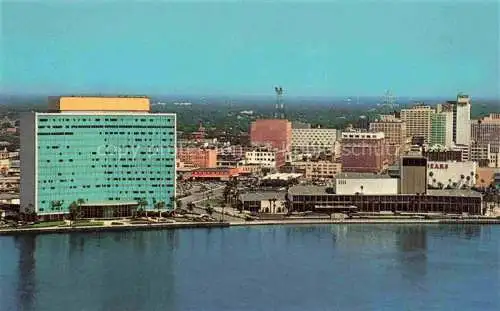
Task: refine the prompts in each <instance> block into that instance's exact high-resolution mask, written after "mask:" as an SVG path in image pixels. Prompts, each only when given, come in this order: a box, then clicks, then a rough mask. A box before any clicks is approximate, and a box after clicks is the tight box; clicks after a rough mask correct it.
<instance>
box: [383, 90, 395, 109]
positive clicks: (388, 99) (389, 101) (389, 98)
mask: <svg viewBox="0 0 500 311" xmlns="http://www.w3.org/2000/svg"><path fill="white" fill-rule="evenodd" d="M395 104H396V99H395V97H394V95H392V93H391V91H389V90H387V91H385V95H384V106H386V107H389V108H391V109H394V107H395V106H396V105H395Z"/></svg>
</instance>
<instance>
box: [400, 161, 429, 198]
mask: <svg viewBox="0 0 500 311" xmlns="http://www.w3.org/2000/svg"><path fill="white" fill-rule="evenodd" d="M400 163H401V164H400V174H401V177H400V178H401V179H400V187H399V189H400V193H402V194H425V193H426V192H427V159H426V158H424V157H421V156H405V157H402V158H401V162H400Z"/></svg>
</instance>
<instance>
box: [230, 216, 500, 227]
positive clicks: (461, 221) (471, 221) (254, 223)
mask: <svg viewBox="0 0 500 311" xmlns="http://www.w3.org/2000/svg"><path fill="white" fill-rule="evenodd" d="M230 224H231V226H266V225H267V226H269V225H320V224H321V225H324V224H366V225H369V224H393V225H397V224H484V225H486V224H487V225H494V224H495V225H498V224H500V219H484V218H483V219H333V220H329V219H328V220H326V219H300V220H299V219H294V220H255V221H247V222H231V223H230Z"/></svg>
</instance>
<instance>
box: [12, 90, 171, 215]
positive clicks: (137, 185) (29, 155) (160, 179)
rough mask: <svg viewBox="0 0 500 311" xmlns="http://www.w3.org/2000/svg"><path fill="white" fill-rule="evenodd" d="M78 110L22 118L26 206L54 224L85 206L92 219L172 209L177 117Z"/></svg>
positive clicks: (22, 178) (36, 114) (143, 112)
mask: <svg viewBox="0 0 500 311" xmlns="http://www.w3.org/2000/svg"><path fill="white" fill-rule="evenodd" d="M94 99H95V98H94ZM118 99H119V101H124V102H125V103H127V100H133V99H134V98H118ZM97 100H98V99H97ZM79 101H81V98H79ZM79 104H80V102H79ZM124 106H126V105H124ZM77 109H79V110H77V111H71V109H70V110H66V111H61V112H59V113H29V114H28V115H26V116H24V118H23V119H22V126H21V128H22V133H21V146H22V150H21V164H22V170H21V205H22V207H23V208H25V209H26V208H29V207H31V208H33V209H34V211H35V212H36V213H37V214H38V215H39V216H49V215H52V216H53V217H47V218H57V216H60V215H62V214H65V213H68V212H69V205H70V204H71V203H72V202H74V201H77V200H79V199H83V201H81V202H82V203H81V205H82V206H83V212H84V213H85V215H86V216H88V217H114V216H125V215H128V214H129V213H130V210H131V208H135V207H137V206H138V205H141V203H140V202H143V203H142V204H144V206H142V207H143V208H144V209H146V210H148V209H149V210H152V209H154V208H155V203H156V202H160V201H162V202H164V203H165V207H164V208H172V207H173V200H174V199H175V186H176V184H175V181H176V171H175V159H176V135H175V133H176V117H175V114H152V113H149V112H147V111H136V112H128V111H116V110H115V109H116V107H113V108H112V109H113V110H110V111H106V110H101V111H81V110H80V109H82V108H81V107H80V106H79V107H78V108H77ZM139 207H141V206H139Z"/></svg>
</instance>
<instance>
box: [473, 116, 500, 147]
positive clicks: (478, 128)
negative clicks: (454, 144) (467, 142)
mask: <svg viewBox="0 0 500 311" xmlns="http://www.w3.org/2000/svg"><path fill="white" fill-rule="evenodd" d="M471 140H472V142H474V143H475V144H478V145H486V144H489V145H491V146H492V147H493V148H500V113H492V114H490V115H489V116H487V117H484V118H482V119H480V120H476V121H474V122H473V123H472V125H471Z"/></svg>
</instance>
